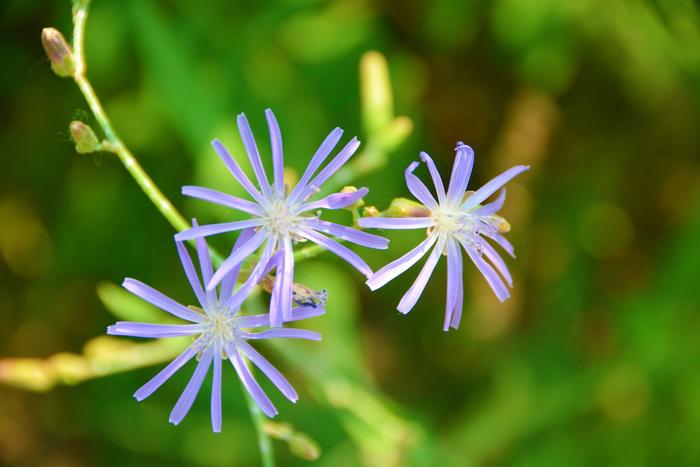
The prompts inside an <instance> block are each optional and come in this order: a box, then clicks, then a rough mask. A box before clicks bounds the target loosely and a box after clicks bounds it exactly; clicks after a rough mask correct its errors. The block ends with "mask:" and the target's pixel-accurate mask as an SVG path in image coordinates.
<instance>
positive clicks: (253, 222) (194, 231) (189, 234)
mask: <svg viewBox="0 0 700 467" xmlns="http://www.w3.org/2000/svg"><path fill="white" fill-rule="evenodd" d="M263 223H264V221H263V220H262V219H248V220H245V221H234V222H223V223H221V224H207V225H200V226H197V227H192V228H191V229H187V230H183V231H182V232H179V233H176V234H175V240H176V241H178V242H183V241H185V240H192V239H195V238H197V237H208V236H209V235H216V234H220V233H224V232H234V231H236V230H243V229H248V228H250V227H259V226H261V225H263Z"/></svg>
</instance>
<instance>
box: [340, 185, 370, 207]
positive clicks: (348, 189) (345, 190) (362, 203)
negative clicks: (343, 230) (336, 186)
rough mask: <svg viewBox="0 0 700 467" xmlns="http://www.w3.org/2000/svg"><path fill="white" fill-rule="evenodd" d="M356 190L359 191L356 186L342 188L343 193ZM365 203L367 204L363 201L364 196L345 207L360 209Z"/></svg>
mask: <svg viewBox="0 0 700 467" xmlns="http://www.w3.org/2000/svg"><path fill="white" fill-rule="evenodd" d="M356 191H357V188H355V187H354V186H346V187H343V189H342V190H340V192H341V193H355V192H356ZM364 205H365V202H364V201H363V199H362V198H360V199H358V200H357V201H355V202H354V203H353V204H351V205H349V206H346V207H345V209H350V210H353V209H360V208H361V207H362V206H364Z"/></svg>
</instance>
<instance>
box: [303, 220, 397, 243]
mask: <svg viewBox="0 0 700 467" xmlns="http://www.w3.org/2000/svg"><path fill="white" fill-rule="evenodd" d="M306 225H307V226H309V227H311V228H312V229H314V230H317V231H320V232H324V233H327V234H329V235H333V236H334V237H337V238H339V239H340V240H347V241H348V242H352V243H354V244H356V245H362V246H366V247H368V248H376V249H379V250H385V249H386V248H388V247H389V240H387V239H386V238H384V237H380V236H379V235H373V234H370V233H367V232H363V231H361V230H357V229H353V228H352V227H347V226H344V225H340V224H335V223H333V222H328V221H322V220H320V219H308V220H307V221H306Z"/></svg>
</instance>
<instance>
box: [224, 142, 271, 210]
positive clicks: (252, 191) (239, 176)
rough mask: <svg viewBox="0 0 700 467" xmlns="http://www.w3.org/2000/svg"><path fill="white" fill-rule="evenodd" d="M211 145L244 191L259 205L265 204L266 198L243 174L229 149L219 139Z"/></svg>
mask: <svg viewBox="0 0 700 467" xmlns="http://www.w3.org/2000/svg"><path fill="white" fill-rule="evenodd" d="M211 145H212V147H213V148H214V151H216V153H217V154H218V155H219V157H220V158H221V160H222V161H224V164H226V167H228V170H229V172H231V175H233V178H235V179H236V180H237V181H238V183H240V185H241V186H242V187H243V189H245V191H247V192H248V194H249V195H250V196H252V197H253V199H254V200H256V201H257V202H258V203H260V204H265V203H266V201H265V198H263V197H262V195H261V194H260V192H259V191H258V189H257V188H255V187H254V186H253V184H252V183H250V180H249V179H248V177H247V176H246V174H245V173H243V170H241V166H239V165H238V162H236V160H235V159H234V158H233V157H232V156H231V154H230V153H229V152H228V149H226V146H224V145H223V144H222V143H221V141H219V140H218V139H215V140H214V141H212V142H211Z"/></svg>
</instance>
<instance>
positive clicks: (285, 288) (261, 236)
mask: <svg viewBox="0 0 700 467" xmlns="http://www.w3.org/2000/svg"><path fill="white" fill-rule="evenodd" d="M265 117H266V118H267V124H268V127H269V130H270V141H271V147H272V169H273V182H272V183H270V182H269V181H268V178H267V174H266V173H265V170H264V168H263V164H262V160H261V158H260V153H259V152H258V148H257V145H256V143H255V138H254V137H253V133H252V131H251V129H250V125H249V124H248V120H247V119H246V117H245V115H244V114H240V115H239V116H238V130H239V132H240V134H241V138H242V139H243V145H244V146H245V149H246V152H247V154H248V158H249V159H250V162H251V165H252V167H253V172H254V173H255V178H256V180H257V182H258V183H257V187H256V186H254V185H253V183H252V182H251V181H250V179H249V178H248V177H247V176H246V175H245V174H244V173H243V171H242V170H241V168H240V166H239V165H238V163H237V162H236V160H235V159H234V158H233V157H232V156H231V154H229V152H228V150H227V149H226V148H225V147H224V145H223V144H221V142H219V141H218V140H214V141H213V142H212V146H213V147H214V150H215V151H216V152H217V154H218V155H219V157H220V158H221V159H222V160H223V162H224V164H225V165H226V167H227V168H228V169H229V171H230V172H231V174H232V175H233V177H234V178H235V179H236V180H237V181H238V183H239V184H240V185H241V186H242V187H243V188H244V189H245V191H246V192H248V194H249V195H250V197H251V198H252V200H253V201H249V200H246V199H242V198H238V197H235V196H232V195H229V194H225V193H221V192H219V191H215V190H211V189H209V188H203V187H196V186H185V187H183V189H182V193H183V194H185V195H187V196H192V197H194V198H199V199H203V200H205V201H209V202H212V203H216V204H220V205H223V206H226V207H229V208H233V209H237V210H239V211H243V212H245V213H248V214H249V215H250V216H251V218H250V219H248V220H243V221H235V222H225V223H222V224H211V225H203V226H201V227H195V228H192V229H190V230H187V231H185V232H181V233H179V234H177V235H176V236H175V238H176V240H178V241H183V240H190V239H193V238H198V237H204V236H208V235H214V234H218V233H223V232H231V231H240V230H243V229H247V228H253V229H255V234H254V235H252V236H251V237H250V238H249V239H248V240H247V241H245V242H243V243H242V244H241V247H240V248H239V249H237V250H235V251H234V252H233V253H232V254H231V256H229V257H228V258H227V259H226V260H225V261H224V262H223V263H222V264H221V267H220V268H219V270H218V271H217V272H216V273H215V274H214V275H213V276H212V278H211V279H210V280H209V281H208V283H207V287H206V288H207V290H211V289H213V288H214V287H216V286H217V284H219V283H220V282H221V280H222V279H223V278H224V277H225V276H226V275H227V274H228V273H229V271H231V270H232V269H233V268H235V267H237V266H238V265H239V264H240V263H241V261H243V260H244V259H245V258H246V257H248V256H250V255H252V254H254V253H255V252H257V251H258V250H261V252H260V256H259V258H260V262H261V263H263V264H264V263H266V262H267V261H269V259H270V258H271V257H272V256H273V255H275V254H279V255H280V260H279V262H278V264H277V265H276V267H277V270H276V276H275V284H274V287H273V291H272V300H271V303H270V324H271V325H272V326H280V325H281V324H282V323H283V322H284V321H288V320H289V319H290V318H291V309H292V286H293V280H292V278H293V275H294V254H293V253H294V252H293V244H294V243H295V242H298V241H311V242H313V243H316V244H318V245H320V246H322V247H324V248H325V249H327V250H329V251H331V252H333V253H335V254H336V255H338V256H340V257H341V258H343V259H344V260H345V261H347V262H348V263H350V264H351V265H352V266H354V267H355V268H357V269H358V270H359V271H360V272H362V273H363V274H365V276H369V275H370V274H371V273H372V270H371V269H370V267H369V266H368V265H367V263H365V261H364V260H362V258H360V257H359V256H358V255H357V254H356V253H355V252H353V251H352V250H350V249H349V248H347V247H346V246H344V245H342V244H340V243H339V242H337V241H335V240H333V239H332V238H329V237H328V236H327V235H331V236H334V237H337V238H339V239H341V240H346V241H348V242H351V243H355V244H357V245H362V246H366V247H370V248H386V247H387V245H388V241H387V240H386V239H385V238H383V237H380V236H377V235H372V234H369V233H366V232H361V231H359V230H356V229H353V228H350V227H346V226H343V225H339V224H335V223H333V222H328V221H323V220H320V219H319V218H318V215H317V211H318V210H320V209H340V208H345V207H347V206H351V205H353V204H354V203H356V202H357V201H358V200H360V199H361V198H362V197H363V196H365V195H366V194H367V191H368V190H367V188H360V189H359V190H356V191H352V192H346V193H334V194H331V195H328V196H326V197H324V198H322V199H319V200H317V201H311V202H309V201H307V200H308V199H309V198H310V197H312V196H313V195H315V194H316V193H318V191H319V190H320V187H321V186H322V185H323V184H324V183H325V182H326V181H327V180H328V179H329V178H330V177H331V176H332V175H333V174H334V173H335V172H337V171H338V169H340V168H341V167H342V166H343V164H345V162H347V161H348V159H350V157H351V156H352V155H353V154H354V153H355V151H356V150H357V147H358V146H359V145H360V143H359V141H358V140H357V139H356V138H353V139H352V140H350V142H349V143H348V144H346V145H345V147H343V148H342V149H341V150H340V151H339V152H338V154H337V155H336V156H335V157H334V158H333V159H332V160H331V161H330V162H329V163H328V164H327V165H325V166H324V167H323V168H322V169H321V166H322V165H323V163H324V162H325V160H326V159H327V158H328V156H329V155H330V153H331V151H333V148H334V147H335V146H336V144H337V143H338V141H339V140H340V137H341V136H342V134H343V131H342V130H341V129H340V128H336V129H335V130H333V131H332V132H331V133H330V134H329V135H328V137H327V138H326V139H325V141H323V143H322V144H321V146H320V147H319V148H318V150H317V151H316V153H315V154H314V156H313V157H312V158H311V161H310V162H309V165H308V167H307V168H306V170H305V171H304V173H303V175H302V176H301V179H300V180H299V183H297V185H296V186H295V187H294V189H293V190H291V192H289V193H288V190H287V187H285V185H284V174H283V172H284V160H283V156H282V136H281V133H280V129H279V126H278V124H277V120H276V119H275V115H274V114H273V113H272V111H271V110H270V109H267V110H266V111H265ZM319 169H320V170H319ZM326 234H327V235H326Z"/></svg>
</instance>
